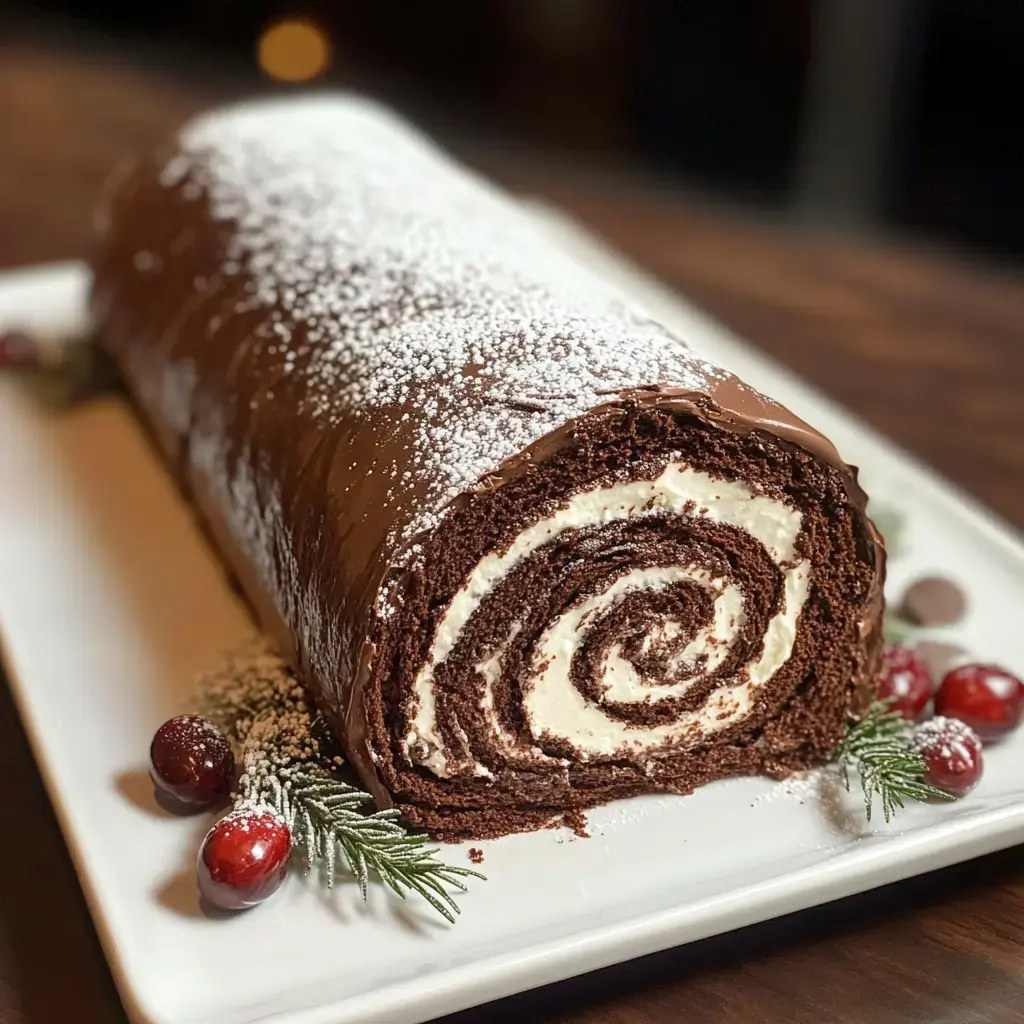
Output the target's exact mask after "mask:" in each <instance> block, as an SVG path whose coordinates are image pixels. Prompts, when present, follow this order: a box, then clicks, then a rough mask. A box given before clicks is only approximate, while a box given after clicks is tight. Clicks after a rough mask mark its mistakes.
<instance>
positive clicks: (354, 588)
mask: <svg viewBox="0 0 1024 1024" xmlns="http://www.w3.org/2000/svg"><path fill="white" fill-rule="evenodd" d="M97 223H98V235H99V239H98V245H97V248H96V255H95V258H94V261H93V269H94V285H93V290H92V296H91V309H92V314H93V317H94V320H95V323H96V326H97V330H98V334H99V337H100V338H101V340H102V343H103V345H104V346H105V347H106V348H107V350H108V351H109V352H110V354H111V355H112V356H113V358H114V359H115V361H116V363H117V364H118V366H119V368H120V370H121V373H122V375H123V377H124V380H125V382H126V384H127V386H128V389H129V391H130V394H131V396H132V399H133V401H134V402H135V404H136V406H137V408H138V410H139V412H140V414H141V416H142V418H143V419H144V421H145V422H146V423H147V424H148V426H149V427H150V429H151V431H152V433H153V436H154V437H155V439H156V441H157V443H158V445H159V447H160V449H161V450H162V452H163V454H164V456H165V457H166V460H167V462H168V464H169V466H170V468H171V469H172V471H173V472H174V474H175V476H176V478H177V480H178V481H179V483H180V485H181V487H182V489H183V490H184V491H185V493H186V494H187V495H188V496H189V498H190V499H191V500H192V501H193V502H194V505H195V507H196V509H197V512H198V514H199V516H200V518H201V520H202V522H203V523H204V525H205V526H206V527H207V529H208V531H209V533H210V535H211V537H212V540H213V542H214V544H215V545H216V547H217V548H218V549H219V551H220V553H221V554H222V556H223V557H224V559H225V561H226V563H227V565H228V566H229V568H230V570H231V572H232V573H233V574H234V575H235V576H236V577H237V579H238V581H239V582H240V584H241V587H242V589H243V591H244V593H245V594H246V596H247V597H248V599H249V601H250V603H251V605H252V607H253V610H254V612H255V614H256V616H257V618H258V620H259V621H260V623H261V624H262V625H263V627H264V628H265V629H266V630H267V631H268V632H269V633H270V634H271V635H272V636H273V637H274V638H275V640H276V642H277V643H278V644H279V645H280V646H281V647H282V649H283V651H284V652H285V653H286V654H287V656H288V657H289V658H290V659H292V661H293V663H294V664H295V666H296V669H297V671H298V672H299V673H300V675H301V678H302V679H303V681H304V682H305V683H306V684H307V685H308V686H309V688H310V689H311V691H312V692H313V693H314V695H315V697H316V699H317V702H318V703H319V705H320V707H321V708H322V710H323V712H324V713H325V714H326V715H327V716H328V717H329V718H330V720H331V721H332V723H333V725H334V727H335V729H336V731H337V733H338V736H339V739H340V741H341V744H342V746H343V748H344V750H345V753H346V756H347V757H348V758H349V760H350V761H351V762H352V764H353V765H354V766H355V767H356V769H357V770H358V771H359V773H360V775H361V777H362V778H363V780H364V782H365V784H366V785H367V787H368V788H369V789H370V791H371V792H372V793H373V795H374V797H375V799H376V800H377V802H378V803H379V804H380V805H381V806H390V805H396V806H398V807H399V808H401V810H402V812H403V814H404V815H405V816H406V817H407V818H408V819H409V820H410V821H412V822H413V823H414V824H416V825H420V826H423V827H424V828H426V829H427V830H429V831H430V832H431V833H432V834H433V835H435V836H437V837H439V838H442V839H449V838H450V839H456V838H466V837H473V838H480V837H486V836H495V835H501V834H504V833H507V832H512V831H517V830H522V829H528V828H536V827H542V826H544V825H547V824H550V823H552V822H556V821H559V820H563V819H564V818H565V817H566V816H567V815H569V816H573V815H575V814H577V813H578V812H579V811H581V810H584V809H586V808H588V807H592V806H594V805H596V804H599V803H603V802H605V801H608V800H611V799H616V798H619V797H625V796H630V795H633V794H637V793H643V792H651V791H670V792H679V793H684V792H687V791H689V790H692V789H693V788H694V787H695V786H697V785H700V784H702V783H704V782H706V781H709V780H711V779H716V778H720V777H723V776H726V775H730V774H738V773H752V772H767V773H769V774H773V775H785V774H786V773H789V772H792V771H793V770H797V769H801V768H805V767H808V766H811V765H814V764H817V763H821V762H822V761H824V760H827V759H828V757H830V756H831V754H832V752H833V750H834V748H835V746H836V744H837V743H838V741H839V739H840V738H841V736H842V735H843V733H844V731H845V729H846V727H847V724H848V722H849V721H850V720H851V718H853V717H855V716H857V715H858V714H859V713H861V711H862V710H863V709H864V707H865V706H866V705H867V703H868V702H869V700H870V699H871V696H872V690H873V680H874V677H875V674H876V671H877V664H878V658H879V655H880V648H881V615H882V582H883V576H884V551H883V548H882V545H881V541H880V539H879V537H878V534H877V533H876V531H875V529H874V527H873V526H872V524H871V522H870V520H869V519H868V517H867V515H866V513H865V504H866V499H865V496H864V494H863V492H862V491H861V489H860V488H859V486H858V485H857V482H856V474H855V471H854V470H853V469H851V468H850V467H848V466H847V465H846V464H845V463H843V461H842V460H841V459H840V457H839V456H838V454H837V453H836V451H835V449H834V448H833V447H832V445H831V444H830V443H829V442H828V441H827V440H826V439H825V438H824V437H822V435H821V434H819V433H818V432H817V431H815V430H813V429H812V428H811V427H809V426H808V425H807V424H805V423H803V422H802V421H801V420H799V419H797V418H796V417H795V416H793V415H792V414H791V413H789V412H788V411H787V410H786V409H784V408H783V407H781V406H780V405H778V404H777V403H775V402H773V401H771V400H770V399H768V398H765V397H763V396H762V395H760V394H758V393H757V392H756V391H754V390H752V389H750V388H748V387H747V386H746V385H744V384H743V383H742V382H741V381H739V380H738V379H737V378H736V377H734V376H732V375H731V374H729V373H728V372H727V371H725V370H723V369H721V368H719V367H717V366H715V365H713V364H711V363H709V362H707V361H706V360H705V359H703V358H701V357H698V356H697V355H696V354H694V353H693V352H692V351H690V350H689V349H688V348H687V347H686V345H685V344H684V342H683V341H682V340H680V339H679V338H677V337H675V336H674V335H673V334H672V333H671V332H670V331H668V330H667V329H665V328H664V327H663V326H661V325H660V324H659V323H658V322H657V321H656V320H654V319H653V318H651V317H650V316H649V315H647V314H646V313H645V312H644V311H643V310H642V309H641V308H639V307H638V306H637V305H636V304H635V303H634V302H633V301H632V300H631V299H630V297H629V296H628V295H624V294H622V293H620V292H619V291H618V290H617V289H615V288H613V287H612V286H610V285H609V284H607V283H606V282H604V281H602V280H599V279H597V278H596V277H595V276H594V275H593V274H592V273H591V272H590V271H588V270H587V269H586V268H584V267H582V266H580V265H578V264H577V263H576V262H574V261H573V260H572V259H570V258H569V257H568V256H567V255H565V254H564V253H562V252H561V251H560V250H559V249H558V248H557V247H556V246H555V245H553V244H552V243H551V242H550V241H549V240H548V239H547V238H546V237H545V236H544V233H543V231H542V229H541V228H539V227H538V226H537V225H536V224H534V223H533V222H532V221H531V220H529V219H528V217H527V216H526V215H525V214H523V213H522V212H521V211H520V210H519V208H518V207H517V206H516V205H515V204H514V203H513V202H512V201H511V200H510V199H508V198H507V197H506V196H504V195H503V194H502V193H500V192H499V191H497V190H496V189H494V188H492V187H491V186H489V185H488V184H486V183H485V182H483V181H481V180H479V179H477V178H476V177H474V176H473V175H471V174H470V173H469V172H467V171H465V170H463V169H461V168H460V167H458V166H457V165H455V164H453V163H452V162H450V161H449V160H448V159H447V158H446V157H444V156H443V155H442V154H440V153H439V152H438V151H437V150H436V149H435V148H434V147H433V146H432V145H431V144H430V143H429V142H428V141H427V140H425V139H424V138H422V137H421V136H420V135H419V134H417V133H416V132H415V131H414V130H413V129H411V128H409V127H408V126H407V125H405V124H404V123H402V122H401V121H399V120H398V119H397V118H395V117H394V116H393V115H391V114H389V113H388V112H387V111H385V110H383V109H381V108H379V107H377V106H376V105H374V104H372V103H369V102H367V101H364V100H361V99H357V98H351V97H346V96H331V95H322V96H317V97H311V98H301V99H289V100H276V101H262V102H254V103H249V104H243V105H240V106H235V107H230V108H225V109H222V110H216V111H213V112H211V113H209V114H206V115H204V116H202V117H200V118H198V119H197V120H195V121H194V122H192V123H190V124H189V125H187V126H186V127H185V128H184V129H183V130H182V131H181V132H180V133H179V134H177V135H176V136H175V137H174V138H173V139H171V140H169V141H168V142H167V143H166V144H165V145H163V146H162V147H160V148H159V149H158V150H156V151H155V152H151V153H149V154H147V155H145V156H143V157H142V158H140V159H138V160H136V161H133V162H132V163H130V164H128V165H125V166H124V167H122V168H120V169H118V171H117V172H116V173H115V174H114V176H113V177H112V178H111V181H110V183H109V186H108V188H107V190H106V192H105V195H104V197H103V201H102V203H101V206H100V209H99V212H98V216H97Z"/></svg>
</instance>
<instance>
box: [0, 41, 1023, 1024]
mask: <svg viewBox="0 0 1024 1024" xmlns="http://www.w3.org/2000/svg"><path fill="white" fill-rule="evenodd" d="M116 58H117V54H116V53H112V52H111V51H109V50H107V51H99V50H97V49H95V48H91V49H87V50H82V49H78V50H75V51H70V50H64V51H61V50H57V49H49V50H45V51H44V50H40V49H36V48H33V47H31V46H29V45H27V44H25V43H20V44H19V43H16V42H10V43H8V44H6V45H3V44H0V147H2V155H0V267H2V266H15V265H18V264H22V263H27V262H34V261H40V260H50V259H59V258H65V257H71V256H81V255H84V254H85V253H86V252H87V248H88V239H89V211H90V207H91V204H92V200H93V196H94V194H95V192H96V189H97V187H98V185H99V183H100V181H101V179H102V177H103V175H104V174H105V173H106V171H107V169H108V168H109V167H110V166H111V165H112V164H113V163H114V162H115V160H116V159H117V158H118V157H119V156H121V155H123V154H125V153H128V152H130V151H132V150H133V149H135V148H137V147H138V146H140V145H145V144H146V143H147V142H149V141H151V140H153V139H154V138H157V137H159V136H160V135H161V134H163V133H164V132H165V131H167V130H168V129H169V127H170V126H172V125H174V124H176V123H178V122H179V121H180V120H181V119H182V118H184V117H185V116H187V115H188V114H189V113H190V112H191V111H193V110H195V109H197V108H198V107H200V106H202V105H204V104H206V103H207V102H208V101H209V100H211V99H217V98H221V97H222V96H224V95H226V94H228V93H231V92H233V91H237V89H238V85H237V84H233V83H231V82H229V81H228V80H227V79H225V78H224V77H223V76H221V79H220V81H219V82H217V83H213V82H212V79H211V78H210V76H209V75H206V76H205V77H202V78H201V79H200V81H201V82H202V84H201V86H196V84H195V82H196V75H194V74H179V75H178V76H174V75H173V74H171V73H170V72H169V71H168V70H167V69H166V68H164V67H156V66H152V63H151V62H150V64H149V66H143V65H142V63H141V62H138V61H137V62H136V64H135V65H134V66H133V65H131V64H127V63H125V62H124V61H123V60H118V59H116ZM470 155H471V156H474V154H473V152H472V149H470ZM475 157H476V158H477V162H479V163H481V164H482V165H485V166H487V167H488V169H489V170H491V171H492V172H494V173H496V174H497V175H498V176H499V177H502V178H504V179H505V180H506V181H507V182H508V183H509V184H511V185H512V186H514V187H517V188H520V189H523V190H526V191H530V192H532V193H535V194H539V195H543V196H547V197H548V198H551V199H553V200H554V201H556V202H559V203H561V204H562V205H564V206H565V207H567V208H568V209H570V210H572V211H574V212H575V213H577V214H578V215H579V216H580V217H582V218H583V219H584V220H585V221H587V222H588V223H589V224H591V225H592V226H593V227H595V228H596V229H597V230H598V231H600V232H602V233H603V234H605V235H607V236H608V237H609V238H610V239H611V240H612V241H613V242H614V243H615V244H616V245H618V246H619V247H620V248H622V249H624V250H625V251H627V252H629V253H630V254H632V255H633V256H634V257H635V258H636V259H637V260H638V261H640V262H641V263H643V264H645V265H646V266H647V267H649V268H650V269H652V270H654V271H655V272H656V273H657V274H659V275H660V276H661V277H663V278H664V279H666V280H667V281H669V282H670V283H671V284H672V285H674V286H675V287H677V288H679V289H680V290H681V291H683V292H685V293H687V294H688V295H690V296H692V297H693V298H695V299H696V300H697V301H698V302H700V303H701V304H703V305H704V306H705V307H706V308H707V309H708V310H710V311H711V312H712V313H713V314H715V315H716V316H718V317H719V318H720V319H721V320H723V321H724V322H726V323H727V324H729V325H731V326H733V327H735V328H737V329H738V330H739V331H740V332H742V333H743V334H745V335H746V336H747V337H748V338H749V339H750V340H751V341H752V342H753V343H755V344H757V345H760V346H763V347H764V348H765V349H766V350H768V351H769V352H771V354H772V355H773V356H775V357H776V358H778V359H780V360H781V361H783V362H785V363H788V364H790V365H792V366H794V367H796V368H797V369H798V370H799V372H800V373H801V374H803V375H804V376H806V377H809V378H810V379H811V380H813V381H814V382H815V383H816V384H818V385H819V386H820V387H822V388H823V389H824V390H825V391H827V392H829V393H830V394H832V395H834V396H835V397H837V398H838V399H840V400H841V401H842V402H843V403H844V404H846V405H847V406H849V407H850V408H851V409H853V410H855V411H856V412H857V413H858V414H860V415H861V416H862V417H863V418H865V419H866V420H867V421H869V422H870V423H872V424H873V425H875V426H876V427H878V428H879V429H880V430H882V431H883V432H885V433H886V434H888V435H890V436H891V437H893V438H895V439H896V440H897V441H899V442H900V443H901V444H903V445H905V446H906V447H907V448H909V449H910V450H912V451H913V452H915V453H916V454H917V455H919V456H921V457H922V458H923V459H924V460H926V461H927V462H930V463H931V464H932V465H934V466H936V467H937V468H939V469H940V470H941V471H942V472H944V473H945V474H947V475H948V476H950V477H951V478H952V479H953V480H955V481H956V482H957V483H959V484H961V485H962V486H963V487H964V488H966V489H967V490H968V491H970V492H972V493H973V494H975V495H976V496H977V497H979V498H980V499H981V500H982V501H983V502H985V503H987V504H989V505H991V506H992V507H993V508H995V509H996V510H998V511H999V512H1000V513H1001V514H1003V515H1004V516H1005V517H1007V518H1008V519H1010V520H1011V521H1013V522H1015V523H1016V524H1017V525H1024V344H1022V339H1024V279H1022V277H1021V275H1020V274H1018V273H1015V272H1012V271H1008V270H1003V271H1000V272H996V271H994V270H992V269H984V268H982V267H979V266H976V265H972V264H970V263H968V262H965V261H963V260H957V259H954V258H951V257H944V258H940V257H938V256H935V255H927V254H922V253H915V252H912V251H909V250H906V251H897V250H894V249H892V248H891V247H890V248H883V247H880V246H877V245H868V244H852V243H849V242H843V241H835V240H829V239H823V238H818V237H814V236H811V235H802V234H798V233H795V232H793V231H783V230H781V229H772V228H768V227H765V226H761V227H757V226H754V225H752V224H751V223H750V222H749V220H744V219H741V218H738V217H737V216H735V215H734V214H726V213H722V212H711V211H708V210H706V209H701V208H698V207H696V206H694V205H693V204H689V205H688V204H686V203H683V202H681V201H679V200H678V199H677V198H674V197H671V196H665V195H658V194H657V193H654V192H651V191H650V190H639V189H638V188H637V187H636V186H633V185H630V184H629V183H624V182H622V181H618V182H617V183H610V182H605V183H603V184H601V185H600V186H598V185H597V184H595V183H594V181H593V180H590V181H589V182H588V183H587V182H584V181H582V180H581V179H579V178H578V177H573V176H571V175H567V174H565V173H560V174H555V173H554V172H552V171H548V172H545V173H540V172H538V171H537V170H536V169H533V170H530V169H528V168H524V167H523V165H522V163H521V162H516V163H515V164H513V163H512V162H508V161H504V160H503V159H501V158H500V157H496V156H495V153H494V152H493V151H487V152H480V153H477V154H475ZM0 585H3V586H9V585H11V582H10V581H0ZM0 806H2V807H3V808H4V810H5V820H6V822H7V829H6V830H5V833H4V836H3V839H2V841H0V1022H3V1024H20V1022H24V1024H55V1022H61V1021H65V1020H69V1021H70V1020H74V1021H77V1022H80V1024H93V1022H96V1024H99V1022H104V1024H106V1022H112V1021H123V1020H124V1016H123V1012H122V1010H121V1008H120V1006H119V1004H118V1001H117V997H116V994H115V991H114V988H113V984H112V982H111V980H110V976H109V973H108V970H107V967H106V965H105V962H104V959H103V956H102V952H101V950H100V947H99V943H98V941H97V938H96V935H95V932H94V930H93V927H92V924H91V921H90V918H89V916H88V912H87V908H86V906H85V902H84V900H83V897H82V894H81V892H80V889H79V887H78V884H77V882H76V879H75V875H74V871H73V869H72V866H71V863H70V861H69V858H68V855H67V853H66V851H65V848H64V844H63V842H62V840H61V836H60V833H59V831H58V828H57V824H56V822H55V820H54V817H53V813H52V811H51V809H50V806H49V804H48V802H47V800H46V796H45V793H44V790H43V788H42V784H41V782H40V779H39V775H38V772H37V770H36V767H35V765H34V763H33V760H32V757H31V754H30V751H29V749H28V745H27V743H26V740H25V737H24V734H23V733H22V730H21V728H20V726H19V724H18V721H17V716H16V713H15V710H14V708H13V705H12V703H11V699H10V695H9V693H8V691H7V689H6V687H5V686H0ZM1022 1019H1024V864H1022V858H1021V855H1020V851H1019V850H1011V851H1007V852H1006V853H1003V854H999V855H996V856H991V857H987V858H985V859H983V860H979V861H975V862H973V863H970V864H967V865H962V866H960V867H957V868H953V869H950V870H947V871H943V872H939V873H936V874H933V875H930V876H927V877H924V878H920V879H916V880H913V881H910V882H906V883H902V884H899V885H895V886H890V887H888V888H886V889H883V890H880V891H876V892H873V893H870V894H866V895H864V896H860V897H855V898H851V899H848V900H845V901H842V902H840V903H834V904H830V905H828V906H825V907H822V908H818V909H816V910H812V911H808V912H805V913H802V914H798V915H793V916H791V917H787V918H783V919H780V920H777V921H774V922H770V923H768V924H765V925H759V926H756V927H753V928H748V929H745V930H744V931H741V932H737V933H732V934H729V935H725V936H721V937H719V938H716V939H712V940H709V941H705V942H701V943H697V944H695V945H691V946H687V947H682V948H680V949H676V950H670V951H668V952H665V953H661V954H657V955H654V956H649V957H645V958H643V959H640V960H636V961H633V962H632V963H629V964H624V965H621V966H619V967H613V968H609V969H607V970H604V971H600V972H597V973H594V974H590V975H585V976H583V977H580V978H576V979H573V980H571V981H568V982H564V983H562V984H559V985H554V986H550V987H549V988H546V989H542V990H539V991H536V992H532V993H526V994H524V995H522V996H517V997H514V998H512V999H508V1000H504V1001H503V1002H501V1003H498V1004H495V1005H493V1006H490V1007H486V1008H479V1009H475V1010H468V1011H465V1012H464V1013H461V1014H456V1015H454V1016H452V1017H450V1018H447V1019H446V1022H445V1024H478V1022H483V1021H491V1022H495V1024H504V1022H508V1024H512V1022H519V1021H531V1022H536V1024H570V1022H571V1024H584V1022H587V1024H647V1022H654V1021H658V1022H661V1021H666V1022H667V1021H679V1020H686V1021H687V1022H690V1024H703V1022H709V1024H710V1022H715V1024H731V1022H748V1021H757V1022H804V1021H806V1022H808V1024H811V1022H813V1024H823V1022H828V1021H836V1022H849V1024H860V1022H864V1024H891V1022H902V1021H906V1022H922V1024H924V1022H940V1021H941V1022H949V1024H982V1022H988V1024H1002V1022H1011V1021H1019V1020H1022Z"/></svg>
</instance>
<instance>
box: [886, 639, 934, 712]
mask: <svg viewBox="0 0 1024 1024" xmlns="http://www.w3.org/2000/svg"><path fill="white" fill-rule="evenodd" d="M931 696H932V674H931V671H930V670H929V668H928V663H927V662H926V661H925V660H924V658H922V657H921V655H920V654H918V653H917V651H915V650H914V649H913V647H905V646H904V645H903V644H890V645H889V646H888V647H886V649H885V652H884V653H883V655H882V670H881V673H880V675H879V679H878V697H879V699H880V700H886V699H888V700H890V702H891V704H890V706H891V707H892V708H893V709H894V710H896V711H899V712H900V714H902V715H903V717H904V718H909V719H911V720H912V721H913V720H914V719H916V718H919V717H920V715H921V712H922V711H924V709H925V706H926V705H927V703H928V701H929V700H931Z"/></svg>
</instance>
